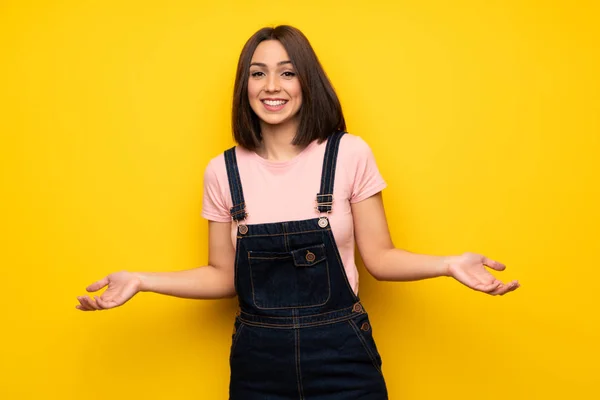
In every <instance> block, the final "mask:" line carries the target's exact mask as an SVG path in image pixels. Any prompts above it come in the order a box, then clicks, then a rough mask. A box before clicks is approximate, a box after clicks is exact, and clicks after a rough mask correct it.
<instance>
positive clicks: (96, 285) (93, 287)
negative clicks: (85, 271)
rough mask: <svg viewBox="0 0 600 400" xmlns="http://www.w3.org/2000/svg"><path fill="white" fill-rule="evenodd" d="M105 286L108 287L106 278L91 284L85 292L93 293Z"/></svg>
mask: <svg viewBox="0 0 600 400" xmlns="http://www.w3.org/2000/svg"><path fill="white" fill-rule="evenodd" d="M106 285H108V277H105V278H103V279H101V280H99V281H97V282H94V283H92V284H91V285H90V286H88V287H86V288H85V290H87V291H88V292H95V291H96V290H100V289H102V288H103V287H104V286H106Z"/></svg>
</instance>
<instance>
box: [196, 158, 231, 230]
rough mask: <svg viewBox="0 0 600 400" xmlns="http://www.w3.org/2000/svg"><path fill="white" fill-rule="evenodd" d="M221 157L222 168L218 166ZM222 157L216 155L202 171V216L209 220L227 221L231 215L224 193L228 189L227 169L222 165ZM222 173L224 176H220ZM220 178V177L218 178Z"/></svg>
mask: <svg viewBox="0 0 600 400" xmlns="http://www.w3.org/2000/svg"><path fill="white" fill-rule="evenodd" d="M219 159H221V161H222V162H223V168H222V169H221V168H218V161H219ZM224 165H225V161H224V160H223V157H217V158H215V159H213V160H211V162H209V163H208V166H207V167H206V170H205V171H204V194H203V196H202V217H204V218H206V219H207V220H209V221H215V222H229V221H231V216H230V214H229V208H228V207H227V201H226V198H225V193H227V191H228V190H229V186H228V183H227V171H226V169H225V167H224ZM221 175H224V176H221ZM219 178H220V179H219Z"/></svg>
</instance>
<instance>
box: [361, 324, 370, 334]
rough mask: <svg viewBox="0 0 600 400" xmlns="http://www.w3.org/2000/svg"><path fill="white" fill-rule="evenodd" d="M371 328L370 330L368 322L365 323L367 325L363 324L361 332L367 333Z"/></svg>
mask: <svg viewBox="0 0 600 400" xmlns="http://www.w3.org/2000/svg"><path fill="white" fill-rule="evenodd" d="M369 328H370V326H369V323H368V322H365V323H364V324H362V326H361V327H360V330H361V331H365V332H366V331H368V330H369Z"/></svg>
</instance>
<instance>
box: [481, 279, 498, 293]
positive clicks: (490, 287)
mask: <svg viewBox="0 0 600 400" xmlns="http://www.w3.org/2000/svg"><path fill="white" fill-rule="evenodd" d="M501 285H502V282H500V281H499V280H497V279H495V280H494V281H493V282H492V283H488V284H485V283H479V284H478V285H475V289H476V290H479V291H481V292H485V293H490V294H491V292H493V291H495V290H497V289H498V288H499V287H500V286H501Z"/></svg>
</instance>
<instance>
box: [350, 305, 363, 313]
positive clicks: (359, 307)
mask: <svg viewBox="0 0 600 400" xmlns="http://www.w3.org/2000/svg"><path fill="white" fill-rule="evenodd" d="M362 310H363V308H362V306H361V305H360V303H356V304H355V305H354V307H352V311H354V312H362Z"/></svg>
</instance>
